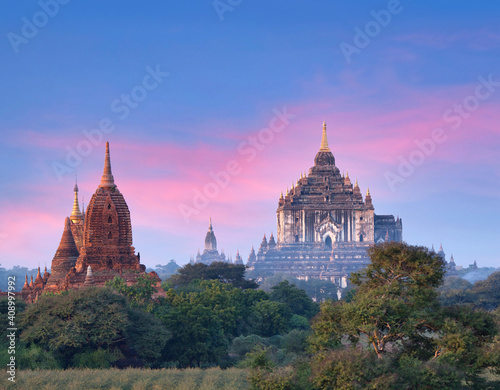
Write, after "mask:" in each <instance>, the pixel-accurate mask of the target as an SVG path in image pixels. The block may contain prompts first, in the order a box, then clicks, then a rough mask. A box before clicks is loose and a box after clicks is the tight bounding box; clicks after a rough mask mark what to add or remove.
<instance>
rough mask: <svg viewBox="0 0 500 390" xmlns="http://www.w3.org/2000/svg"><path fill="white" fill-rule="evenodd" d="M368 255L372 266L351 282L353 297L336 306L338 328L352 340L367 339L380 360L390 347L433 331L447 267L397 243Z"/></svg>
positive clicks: (421, 250) (377, 247)
mask: <svg viewBox="0 0 500 390" xmlns="http://www.w3.org/2000/svg"><path fill="white" fill-rule="evenodd" d="M368 254H369V256H370V259H371V262H370V264H368V266H367V267H366V269H364V270H362V271H360V272H357V273H353V274H352V276H351V281H352V282H353V283H354V284H355V285H356V286H357V291H356V295H355V296H354V298H353V301H352V302H351V303H349V304H346V305H342V306H340V307H341V308H343V309H342V312H343V313H342V315H341V316H340V318H342V319H343V323H342V324H341V325H342V326H341V327H342V328H343V329H344V331H346V332H347V333H348V334H349V335H350V336H351V337H352V338H353V340H358V341H359V338H360V337H361V336H363V337H365V338H366V339H367V340H368V342H369V343H370V344H371V345H372V347H373V349H374V351H375V352H376V353H377V356H379V357H381V354H383V353H384V352H385V350H386V347H387V345H388V344H389V343H394V342H396V341H401V340H405V339H408V338H409V336H410V335H414V334H417V335H419V336H423V335H425V334H426V332H428V331H430V330H432V323H431V322H432V311H433V310H435V309H436V308H437V300H436V297H437V293H436V291H435V289H436V288H437V287H438V286H439V285H440V284H441V283H442V281H443V278H444V272H445V263H444V261H443V260H442V259H441V257H439V256H438V255H436V254H434V253H433V252H430V251H429V250H428V249H427V248H425V247H418V246H411V245H407V244H405V243H397V242H389V243H383V244H380V245H375V246H373V247H371V248H370V249H369V250H368Z"/></svg>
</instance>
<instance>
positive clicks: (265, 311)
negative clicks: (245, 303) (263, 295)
mask: <svg viewBox="0 0 500 390" xmlns="http://www.w3.org/2000/svg"><path fill="white" fill-rule="evenodd" d="M291 317H292V312H291V310H290V308H289V307H288V306H287V305H286V304H284V303H280V302H272V301H260V302H257V303H256V304H255V305H254V307H253V318H254V324H255V325H254V330H255V333H256V334H258V335H260V336H264V337H270V336H274V335H277V334H280V333H285V332H286V331H287V330H288V328H289V323H290V319H291Z"/></svg>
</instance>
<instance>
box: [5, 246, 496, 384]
mask: <svg viewBox="0 0 500 390" xmlns="http://www.w3.org/2000/svg"><path fill="white" fill-rule="evenodd" d="M369 254H370V258H371V263H370V264H369V265H368V266H367V267H366V269H364V270H362V271H360V272H358V273H354V274H353V275H352V277H351V282H352V285H353V287H354V288H353V289H352V290H350V291H349V293H348V294H345V299H343V300H341V301H337V300H336V299H335V297H336V295H337V294H336V292H337V291H336V287H333V288H332V286H331V284H329V282H322V281H317V282H314V283H309V282H310V281H309V282H308V283H309V284H304V283H306V282H303V281H297V280H292V281H289V280H286V279H283V278H282V276H281V275H276V276H274V277H271V278H269V279H268V280H265V281H264V283H263V285H262V287H263V288H256V287H257V284H256V283H255V282H254V281H252V280H248V279H246V278H245V269H244V267H243V266H234V265H231V264H224V263H214V264H212V265H210V266H207V265H203V264H195V265H187V266H185V267H183V268H181V269H179V270H178V273H177V274H176V275H173V276H171V277H170V278H168V279H167V280H166V281H165V282H164V284H163V286H164V288H165V295H164V296H161V297H157V294H156V289H155V287H154V285H155V283H156V282H155V280H154V279H153V278H151V277H148V276H144V277H143V278H140V279H139V281H138V283H137V284H135V285H133V286H127V285H126V283H125V282H124V281H123V280H122V279H120V278H115V279H114V280H112V281H110V282H109V283H108V286H107V287H106V288H88V289H83V290H78V291H70V292H65V293H61V294H57V295H54V294H52V295H50V294H47V295H43V296H42V297H41V298H40V299H39V300H38V301H37V302H36V303H34V304H31V305H29V306H27V307H26V308H25V309H24V307H23V305H22V304H20V305H19V313H18V314H19V318H20V320H21V321H20V334H21V339H20V340H19V349H18V355H19V356H18V362H19V364H20V365H21V368H30V369H35V368H47V369H49V368H69V367H76V368H84V367H86V368H109V367H128V366H146V367H151V368H172V367H176V368H185V367H202V368H207V367H211V366H219V367H222V368H226V367H230V366H234V365H236V366H238V367H241V368H244V369H247V370H249V373H250V374H249V377H248V379H249V385H250V387H251V388H253V389H304V390H307V389H311V390H312V389H368V388H369V389H400V388H405V389H435V388H440V389H476V388H477V389H479V388H481V389H489V388H491V389H493V388H495V386H498V385H499V383H498V378H499V377H498V376H496V375H499V374H500V343H499V336H498V327H499V322H500V309H499V302H500V296H499V294H500V287H499V282H500V273H493V274H491V275H490V276H489V277H488V278H487V279H486V280H484V281H478V282H476V283H474V284H471V283H469V282H467V281H465V280H464V279H461V278H457V277H449V278H445V276H446V275H445V264H444V262H443V261H442V259H441V258H440V257H439V256H436V255H435V253H433V252H429V251H428V250H427V249H426V248H423V247H418V246H410V245H407V244H404V243H385V244H381V245H376V246H374V247H373V248H371V249H370V252H369ZM271 281H273V282H271ZM301 283H302V284H301ZM301 286H304V287H306V288H307V290H306V289H303V288H301ZM314 294H316V295H314ZM322 294H323V295H322ZM311 295H312V296H314V297H316V298H317V297H321V296H323V298H324V297H325V295H326V296H329V297H330V298H331V299H327V300H324V301H323V302H322V303H321V305H320V304H319V303H316V302H315V301H314V300H313V299H311ZM4 306H5V307H6V303H5V302H4V301H0V308H2V309H4ZM23 309H24V311H23ZM311 324H312V327H311ZM5 358H6V356H3V355H2V354H1V353H0V360H1V362H3V360H5ZM495 381H497V382H495Z"/></svg>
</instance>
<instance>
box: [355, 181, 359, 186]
mask: <svg viewBox="0 0 500 390" xmlns="http://www.w3.org/2000/svg"><path fill="white" fill-rule="evenodd" d="M354 187H359V186H358V179H356V184H354Z"/></svg>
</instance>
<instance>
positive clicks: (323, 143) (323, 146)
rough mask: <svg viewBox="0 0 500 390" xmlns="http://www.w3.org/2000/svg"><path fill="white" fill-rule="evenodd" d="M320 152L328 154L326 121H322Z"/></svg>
mask: <svg viewBox="0 0 500 390" xmlns="http://www.w3.org/2000/svg"><path fill="white" fill-rule="evenodd" d="M319 151H320V152H329V151H330V148H329V147H328V139H327V138H326V121H323V135H322V136H321V146H320V148H319Z"/></svg>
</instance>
